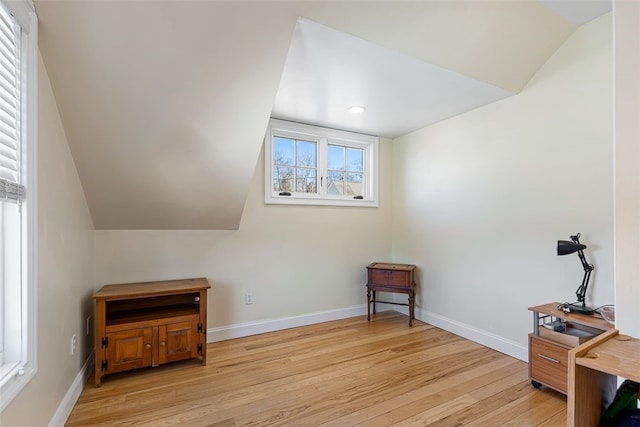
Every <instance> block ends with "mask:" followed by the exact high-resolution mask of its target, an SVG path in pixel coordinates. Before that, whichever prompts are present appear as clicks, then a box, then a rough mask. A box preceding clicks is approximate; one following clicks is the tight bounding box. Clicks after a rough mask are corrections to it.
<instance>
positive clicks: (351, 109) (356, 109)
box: [348, 105, 366, 114]
mask: <svg viewBox="0 0 640 427" xmlns="http://www.w3.org/2000/svg"><path fill="white" fill-rule="evenodd" d="M364 110H366V108H364V107H362V106H360V105H354V106H353V107H349V110H348V111H349V112H350V113H351V114H360V113H364Z"/></svg>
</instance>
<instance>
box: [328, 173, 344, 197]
mask: <svg viewBox="0 0 640 427" xmlns="http://www.w3.org/2000/svg"><path fill="white" fill-rule="evenodd" d="M327 194H331V195H334V196H335V195H341V194H344V173H343V172H342V171H329V173H328V176H327Z"/></svg>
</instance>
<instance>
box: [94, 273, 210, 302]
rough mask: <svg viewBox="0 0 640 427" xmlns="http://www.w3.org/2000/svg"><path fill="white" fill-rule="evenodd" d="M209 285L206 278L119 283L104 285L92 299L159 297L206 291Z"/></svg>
mask: <svg viewBox="0 0 640 427" xmlns="http://www.w3.org/2000/svg"><path fill="white" fill-rule="evenodd" d="M210 287H211V285H210V284H209V281H208V280H207V278H206V277H198V278H195V279H180V280H162V281H157V282H140V283H120V284H114V285H105V286H103V287H102V288H101V289H100V290H99V291H98V292H96V293H95V294H93V299H103V298H104V299H110V298H121V299H126V298H135V297H138V296H154V295H155V296H161V295H171V294H176V293H184V292H189V291H194V292H195V291H200V290H202V289H208V288H210Z"/></svg>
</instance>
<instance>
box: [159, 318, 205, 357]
mask: <svg viewBox="0 0 640 427" xmlns="http://www.w3.org/2000/svg"><path fill="white" fill-rule="evenodd" d="M198 342H199V335H198V321H197V320H196V321H192V322H180V323H171V324H168V325H161V326H159V327H158V345H159V350H158V358H159V363H167V362H174V361H176V360H183V359H190V358H192V357H198Z"/></svg>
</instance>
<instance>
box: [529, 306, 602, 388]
mask: <svg viewBox="0 0 640 427" xmlns="http://www.w3.org/2000/svg"><path fill="white" fill-rule="evenodd" d="M559 306H560V303H557V302H554V303H549V304H545V305H540V306H536V307H530V308H529V310H530V311H532V312H533V333H532V334H529V378H530V379H531V384H532V385H533V386H534V387H537V388H538V387H540V386H542V385H545V386H547V387H549V388H552V389H554V390H556V391H559V392H561V393H564V394H567V389H568V387H567V384H568V372H569V351H570V350H571V349H572V348H574V347H576V346H578V345H580V344H581V343H582V342H585V341H588V340H589V339H591V338H593V337H595V336H597V335H599V334H601V333H602V332H604V331H606V330H609V329H611V328H612V327H613V326H612V325H610V324H609V323H608V322H607V321H606V320H604V319H601V318H599V317H595V316H589V315H584V314H577V313H565V312H564V311H562V310H559V309H558V307H559ZM553 321H561V322H562V324H563V326H564V327H565V328H566V330H565V331H564V332H554V331H553V330H549V329H543V328H544V326H542V323H550V322H553Z"/></svg>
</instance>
